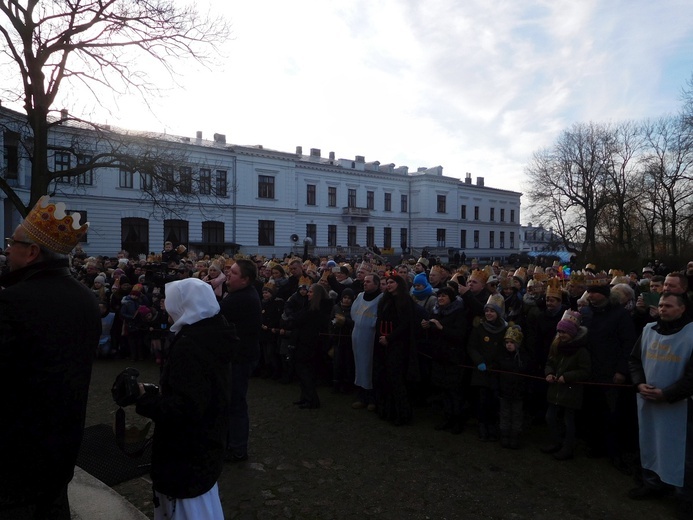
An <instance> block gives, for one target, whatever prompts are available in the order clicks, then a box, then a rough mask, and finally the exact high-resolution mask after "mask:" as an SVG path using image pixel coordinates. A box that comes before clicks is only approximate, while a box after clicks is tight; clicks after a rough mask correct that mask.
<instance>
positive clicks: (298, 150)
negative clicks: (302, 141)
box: [296, 146, 303, 155]
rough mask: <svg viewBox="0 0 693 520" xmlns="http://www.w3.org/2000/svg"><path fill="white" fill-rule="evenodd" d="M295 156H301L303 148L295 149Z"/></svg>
mask: <svg viewBox="0 0 693 520" xmlns="http://www.w3.org/2000/svg"><path fill="white" fill-rule="evenodd" d="M296 155H303V146H297V147H296Z"/></svg>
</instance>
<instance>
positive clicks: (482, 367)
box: [476, 363, 486, 372]
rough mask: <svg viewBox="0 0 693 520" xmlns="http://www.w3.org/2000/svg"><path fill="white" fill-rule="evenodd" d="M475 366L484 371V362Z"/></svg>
mask: <svg viewBox="0 0 693 520" xmlns="http://www.w3.org/2000/svg"><path fill="white" fill-rule="evenodd" d="M476 368H477V369H478V370H479V372H486V363H479V364H478V365H477V366H476Z"/></svg>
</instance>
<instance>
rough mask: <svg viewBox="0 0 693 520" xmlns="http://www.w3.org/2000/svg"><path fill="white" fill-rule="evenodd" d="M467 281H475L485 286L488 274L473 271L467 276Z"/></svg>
mask: <svg viewBox="0 0 693 520" xmlns="http://www.w3.org/2000/svg"><path fill="white" fill-rule="evenodd" d="M469 279H470V280H477V281H478V282H480V283H482V284H483V285H486V280H488V273H487V272H485V271H481V270H479V269H475V270H474V271H472V272H471V274H470V275H469Z"/></svg>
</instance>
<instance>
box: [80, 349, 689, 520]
mask: <svg viewBox="0 0 693 520" xmlns="http://www.w3.org/2000/svg"><path fill="white" fill-rule="evenodd" d="M130 363H133V362H130ZM125 366H126V362H125V361H112V360H100V361H97V362H96V364H95V365H94V373H93V376H92V385H91V392H90V398H89V405H88V412H87V426H89V425H94V424H101V423H108V424H111V423H112V422H113V414H114V412H115V410H116V407H115V405H114V404H113V402H112V400H111V397H110V387H111V384H112V382H113V380H114V378H115V376H116V374H117V373H118V372H119V371H120V370H122V369H123V368H124V367H125ZM134 366H136V367H137V368H138V369H139V370H140V372H141V374H142V375H141V380H142V381H152V382H156V380H157V379H158V368H157V367H156V366H155V365H154V364H150V363H144V362H141V363H134ZM319 393H320V398H321V401H322V407H321V408H320V409H318V410H300V409H298V408H297V407H296V406H294V405H292V401H294V400H296V399H297V398H298V387H297V385H281V384H279V383H277V382H275V381H272V380H267V379H260V378H253V379H252V380H251V382H250V390H249V396H248V397H249V399H248V400H249V404H250V412H251V416H250V418H251V433H250V441H251V446H250V458H249V460H248V461H247V462H243V463H234V464H228V465H227V466H226V467H225V469H224V472H223V473H222V475H221V478H220V480H219V489H220V494H221V497H222V503H223V506H224V513H225V517H226V518H227V520H229V519H239V520H246V519H247V520H251V519H258V520H270V519H308V520H313V519H315V520H329V519H335V520H348V519H349V520H350V519H354V520H357V519H374V520H403V519H412V520H413V519H416V520H419V519H432V520H445V519H449V520H453V519H511V520H525V519H526V520H530V519H531V520H549V519H551V520H555V519H556V518H560V519H561V520H597V519H604V520H607V519H608V520H618V519H623V520H626V519H627V520H631V519H633V518H636V517H649V518H657V519H664V518H674V517H675V510H676V509H675V503H674V501H673V499H666V500H662V501H654V502H651V501H646V502H642V501H632V500H630V499H628V498H627V496H626V493H627V491H628V489H629V488H631V487H633V485H634V483H633V478H632V477H628V476H625V475H623V474H622V473H620V472H618V471H617V470H616V469H614V468H613V467H612V466H611V465H610V464H609V463H608V461H607V460H604V459H596V460H595V459H588V458H586V457H585V454H584V451H585V450H584V447H583V446H579V447H578V450H577V454H576V458H575V459H573V460H569V461H564V462H558V461H556V460H554V459H553V458H552V457H551V456H550V455H544V454H542V453H540V451H539V446H540V445H541V444H542V443H543V442H545V440H546V439H545V437H544V435H545V431H544V428H543V427H542V426H536V427H533V428H532V430H531V431H529V432H528V433H527V434H526V435H525V440H524V443H523V447H522V449H520V450H517V451H514V450H507V449H503V448H502V447H501V446H500V445H499V444H498V443H487V442H481V441H479V440H478V439H477V436H476V433H475V431H474V429H473V427H471V426H470V427H469V428H468V429H467V430H465V431H464V432H463V433H462V434H461V435H452V434H450V433H449V432H447V431H434V430H433V425H434V424H435V423H436V422H437V421H438V420H439V416H438V413H437V411H436V410H435V409H434V408H433V407H420V408H417V409H416V410H415V420H414V423H413V424H411V425H409V426H402V427H395V426H392V425H390V424H388V423H386V422H383V421H381V420H380V419H379V418H378V417H377V416H376V415H375V414H374V413H372V412H368V411H367V410H353V409H351V406H350V405H351V402H352V401H353V400H354V399H353V396H350V395H342V394H339V395H334V394H332V393H331V392H330V389H329V388H326V387H321V388H320V389H319ZM134 416H135V414H134V410H132V409H129V410H128V417H129V418H132V417H134ZM115 490H116V491H117V492H118V493H120V494H122V495H123V496H125V497H126V498H127V499H128V500H129V501H130V502H132V503H133V504H134V505H135V506H136V507H138V508H139V509H140V510H141V511H143V512H144V513H145V514H146V515H147V516H149V517H150V518H153V505H152V499H151V498H152V492H151V484H150V482H149V480H148V479H147V478H146V477H143V478H138V479H135V480H131V481H129V482H125V483H123V484H120V485H118V486H116V487H115Z"/></svg>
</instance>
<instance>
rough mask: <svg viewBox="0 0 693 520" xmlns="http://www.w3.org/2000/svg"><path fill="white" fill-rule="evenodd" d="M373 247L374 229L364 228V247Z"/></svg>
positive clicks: (371, 227) (370, 227)
mask: <svg viewBox="0 0 693 520" xmlns="http://www.w3.org/2000/svg"><path fill="white" fill-rule="evenodd" d="M374 245H375V228H374V227H373V226H368V227H367V228H366V246H368V247H373V246H374Z"/></svg>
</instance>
